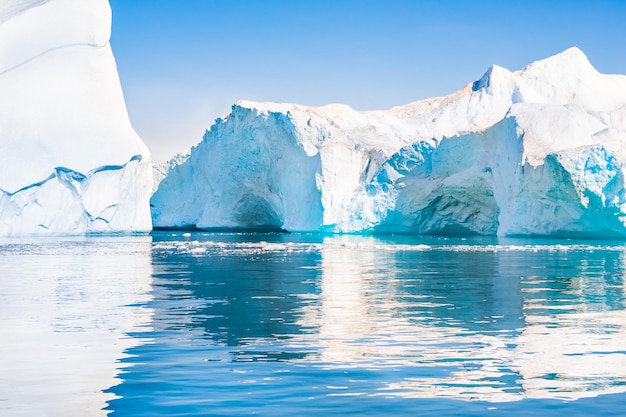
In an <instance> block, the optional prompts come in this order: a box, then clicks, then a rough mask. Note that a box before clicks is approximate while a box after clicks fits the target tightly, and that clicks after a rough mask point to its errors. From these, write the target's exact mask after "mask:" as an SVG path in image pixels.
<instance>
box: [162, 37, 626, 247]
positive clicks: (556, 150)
mask: <svg viewBox="0 0 626 417" xmlns="http://www.w3.org/2000/svg"><path fill="white" fill-rule="evenodd" d="M625 144H626V76H624V75H605V74H600V73H599V72H598V71H597V70H596V69H595V68H594V67H593V66H592V65H591V64H590V63H589V61H588V60H587V58H586V56H585V55H584V54H583V53H582V52H581V51H580V50H579V49H577V48H571V49H568V50H566V51H564V52H562V53H560V54H558V55H555V56H553V57H550V58H547V59H545V60H542V61H538V62H535V63H532V64H530V65H529V66H527V67H525V68H523V69H522V70H519V71H516V72H510V71H508V70H506V69H504V68H502V67H498V66H495V65H494V66H492V67H491V68H489V70H488V71H487V72H486V73H485V75H483V77H482V78H481V79H480V80H478V81H476V82H474V83H470V84H468V85H467V86H466V87H465V88H463V89H461V90H459V91H457V92H456V93H453V94H451V95H448V96H445V97H437V98H431V99H427V100H421V101H417V102H414V103H410V104H407V105H404V106H400V107H394V108H392V109H390V110H388V111H368V112H357V111H355V110H353V109H351V108H350V107H347V106H344V105H338V104H333V105H328V106H324V107H306V106H301V105H295V104H274V103H252V102H245V101H241V102H238V103H237V104H236V105H234V106H233V108H232V112H231V113H230V114H229V115H228V116H226V117H225V118H223V119H218V120H217V121H216V123H215V124H214V125H213V126H212V127H211V129H210V130H209V131H207V132H206V134H205V136H204V138H203V140H202V142H201V143H200V144H198V145H197V146H196V147H194V148H193V149H192V150H191V152H189V153H186V154H181V155H178V156H177V157H175V158H174V159H172V160H171V161H169V162H168V163H165V164H162V165H160V166H158V167H157V171H158V172H157V175H156V177H157V178H160V179H162V180H161V182H160V184H159V186H158V188H157V190H156V192H155V193H154V195H153V197H152V200H151V203H152V204H153V206H154V207H153V210H152V218H153V223H154V225H155V226H161V227H176V226H183V225H185V226H188V225H195V226H197V227H199V228H211V227H251V226H259V225H266V226H276V227H280V228H283V229H286V230H289V231H327V232H361V231H374V232H410V233H477V234H486V235H493V234H498V235H561V236H568V235H572V236H577V235H585V236H596V235H599V236H604V237H608V236H626V223H625V218H624V215H625V214H626V205H625V203H626V200H625V192H624V167H623V161H625V160H626V146H625Z"/></svg>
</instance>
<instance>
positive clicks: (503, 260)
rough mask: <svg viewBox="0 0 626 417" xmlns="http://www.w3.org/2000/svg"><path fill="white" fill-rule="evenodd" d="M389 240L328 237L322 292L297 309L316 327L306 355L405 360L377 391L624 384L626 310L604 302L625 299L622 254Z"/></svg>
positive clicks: (465, 394)
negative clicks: (311, 351)
mask: <svg viewBox="0 0 626 417" xmlns="http://www.w3.org/2000/svg"><path fill="white" fill-rule="evenodd" d="M392 246H393V245H391V246H389V247H386V246H385V245H381V244H380V242H378V241H377V240H376V239H375V238H357V237H345V236H344V237H332V238H328V239H326V240H325V242H324V245H323V249H322V265H321V269H322V281H321V294H320V295H319V302H318V303H309V304H308V305H307V306H306V307H304V309H303V316H302V319H301V325H303V326H304V327H307V328H315V329H317V334H309V335H308V336H305V337H304V339H305V340H299V341H298V342H296V343H304V344H306V343H312V344H316V345H317V346H318V347H319V355H317V357H314V358H310V359H313V360H319V361H320V362H321V363H322V364H323V366H325V367H346V368H350V367H363V368H368V369H372V368H382V367H398V368H399V367H403V368H402V371H401V372H398V374H400V375H402V376H401V377H397V378H396V380H393V381H389V382H388V383H387V384H386V385H385V386H383V387H380V391H379V392H380V394H381V395H398V396H405V397H423V398H431V397H448V398H456V399H464V400H486V401H514V400H520V399H523V398H555V399H569V400H573V399H577V398H582V397H587V396H595V395H600V394H607V393H618V392H624V391H626V350H625V349H626V348H625V347H624V344H623V342H624V341H625V340H626V328H625V326H626V313H625V312H624V310H623V306H621V305H611V303H612V301H611V300H623V299H624V283H623V280H622V278H621V276H622V274H623V273H624V263H623V262H622V259H621V257H622V255H623V254H622V253H621V252H617V251H615V252H612V253H608V254H607V253H604V255H598V254H596V255H590V254H591V252H590V251H584V250H578V251H573V252H571V253H563V252H561V251H564V250H565V249H566V248H564V247H558V248H556V247H549V246H545V247H504V246H494V247H491V248H485V246H475V247H472V246H458V247H452V246H448V247H422V248H413V249H411V248H409V247H404V248H400V249H401V250H397V248H396V249H395V250H394V249H393V248H392ZM385 248H386V249H385ZM408 251H410V252H411V253H410V254H409V253H407V252H408ZM598 253H601V251H599V252H598ZM589 256H592V259H591V260H588V259H587V258H588V257H589ZM617 258H619V259H617ZM564 265H565V266H564ZM563 267H564V268H569V269H570V270H569V271H565V270H563V269H562V268H563ZM560 268H561V269H560ZM571 268H575V270H574V271H572V270H571ZM446 270H449V274H448V273H446ZM533 271H535V272H537V271H541V272H539V273H537V274H535V272H533ZM533 274H534V275H533ZM439 277H441V278H440V281H437V280H438V279H439ZM446 286H448V287H446ZM606 291H612V292H613V296H611V294H604V292H606ZM620 303H621V301H620ZM317 338H319V340H317Z"/></svg>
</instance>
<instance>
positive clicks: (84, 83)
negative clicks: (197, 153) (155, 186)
mask: <svg viewBox="0 0 626 417" xmlns="http://www.w3.org/2000/svg"><path fill="white" fill-rule="evenodd" d="M110 34H111V8H110V6H109V3H108V1H107V0H89V1H86V0H2V2H1V3H0V235H16V234H31V233H32V234H40V233H64V234H76V233H90V232H135V231H137V232H139V231H149V230H150V229H151V219H150V209H149V199H150V195H151V191H152V169H151V163H150V154H149V152H148V150H147V148H146V147H145V145H144V144H143V142H142V141H141V139H140V138H139V137H138V136H137V134H136V133H135V131H134V130H133V128H132V126H131V124H130V121H129V118H128V114H127V112H126V106H125V104H124V98H123V95H122V90H121V87H120V82H119V78H118V75H117V68H116V66H115V60H114V58H113V54H112V52H111V47H110V44H109V37H110Z"/></svg>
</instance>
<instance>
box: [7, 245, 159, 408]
mask: <svg viewBox="0 0 626 417" xmlns="http://www.w3.org/2000/svg"><path fill="white" fill-rule="evenodd" d="M151 240H152V239H151V238H150V237H149V236H141V237H129V236H126V237H92V238H39V239H37V240H33V239H18V238H13V239H11V240H0V285H1V286H2V291H0V332H1V334H2V342H1V343H0V415H2V416H11V417H20V416H24V417H32V416H63V417H79V416H80V417H90V416H105V415H106V414H107V412H106V411H104V410H103V409H104V408H105V407H106V405H107V402H108V401H110V400H111V399H113V398H114V395H112V394H110V393H105V392H104V391H105V390H106V389H108V388H109V387H111V386H113V385H116V384H119V383H120V382H121V380H120V379H119V376H118V374H119V373H120V369H121V368H122V366H123V365H122V364H120V363H119V360H120V359H122V358H123V357H125V356H126V353H125V350H126V349H128V348H130V347H132V346H134V345H136V344H137V343H138V341H137V340H135V339H133V338H131V337H129V336H128V332H131V331H132V330H134V329H136V328H138V327H140V326H146V325H148V324H149V323H150V320H151V318H150V310H149V309H147V308H144V307H142V308H140V307H136V306H137V305H138V304H142V303H145V302H146V301H147V299H148V292H149V290H150V288H151V279H152V268H151V262H150V253H151V252H150V245H151ZM133 305H134V306H135V307H132V306H133Z"/></svg>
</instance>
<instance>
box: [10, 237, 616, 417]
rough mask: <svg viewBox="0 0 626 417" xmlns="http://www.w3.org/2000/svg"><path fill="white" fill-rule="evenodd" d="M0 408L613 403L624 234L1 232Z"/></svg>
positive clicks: (142, 412) (438, 409) (525, 408)
mask: <svg viewBox="0 0 626 417" xmlns="http://www.w3.org/2000/svg"><path fill="white" fill-rule="evenodd" d="M0 283H1V285H2V289H1V290H0V332H1V335H2V336H1V342H0V415H1V416H12V417H13V416H64V417H65V416H105V415H111V416H114V417H122V416H242V415H261V416H318V415H320V414H322V413H324V414H326V415H329V416H342V415H357V416H387V415H402V416H414V415H439V416H453V415H454V416H468V415H470V416H482V415H488V416H510V415H519V416H522V415H542V416H546V415H548V416H556V415H568V416H577V415H580V416H589V415H615V416H619V415H625V414H626V394H625V393H626V296H625V292H626V243H625V242H610V241H573V240H537V239H535V240H529V239H526V240H522V239H502V238H461V237H429V238H425V237H422V238H417V237H410V236H349V235H348V236H322V235H305V234H278V233H208V232H193V233H191V232H190V233H183V232H155V233H153V234H152V235H150V236H135V237H132V236H126V237H123V236H120V237H110V236H109V237H95V236H94V237H82V238H37V239H21V240H16V239H12V240H4V241H0Z"/></svg>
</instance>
